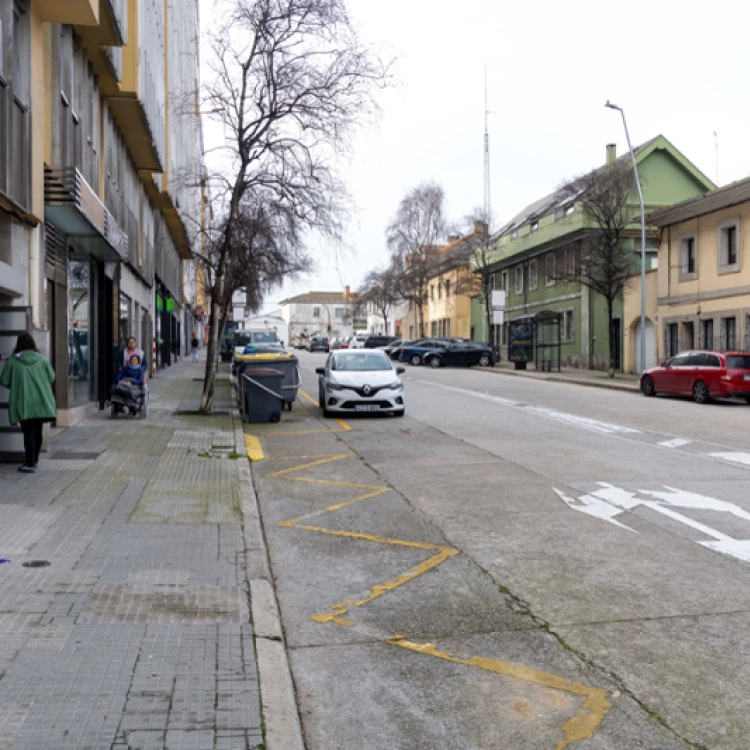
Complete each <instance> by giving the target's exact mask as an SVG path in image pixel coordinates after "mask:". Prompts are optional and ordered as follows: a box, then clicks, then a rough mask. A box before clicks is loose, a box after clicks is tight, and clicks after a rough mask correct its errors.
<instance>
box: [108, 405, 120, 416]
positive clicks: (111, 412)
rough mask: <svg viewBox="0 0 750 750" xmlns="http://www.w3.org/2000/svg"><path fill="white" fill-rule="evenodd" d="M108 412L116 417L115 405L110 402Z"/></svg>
mask: <svg viewBox="0 0 750 750" xmlns="http://www.w3.org/2000/svg"><path fill="white" fill-rule="evenodd" d="M109 413H110V414H111V415H112V418H113V419H117V415H118V413H119V412H118V411H117V405H116V404H112V406H110V407H109Z"/></svg>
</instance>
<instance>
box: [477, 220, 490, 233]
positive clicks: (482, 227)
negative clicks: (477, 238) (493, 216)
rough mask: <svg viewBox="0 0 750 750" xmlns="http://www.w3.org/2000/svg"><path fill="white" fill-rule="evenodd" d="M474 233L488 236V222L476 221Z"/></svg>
mask: <svg viewBox="0 0 750 750" xmlns="http://www.w3.org/2000/svg"><path fill="white" fill-rule="evenodd" d="M474 231H475V232H476V233H477V234H487V222H486V221H475V222H474Z"/></svg>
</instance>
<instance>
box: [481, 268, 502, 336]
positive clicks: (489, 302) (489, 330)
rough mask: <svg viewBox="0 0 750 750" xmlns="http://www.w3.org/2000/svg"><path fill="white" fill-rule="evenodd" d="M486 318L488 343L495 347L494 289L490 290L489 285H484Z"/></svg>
mask: <svg viewBox="0 0 750 750" xmlns="http://www.w3.org/2000/svg"><path fill="white" fill-rule="evenodd" d="M484 316H485V326H486V328H485V331H486V336H487V343H488V344H489V345H490V346H494V343H495V342H494V341H493V340H492V317H493V316H492V289H490V286H489V284H488V283H487V284H485V285H484ZM498 344H499V342H498Z"/></svg>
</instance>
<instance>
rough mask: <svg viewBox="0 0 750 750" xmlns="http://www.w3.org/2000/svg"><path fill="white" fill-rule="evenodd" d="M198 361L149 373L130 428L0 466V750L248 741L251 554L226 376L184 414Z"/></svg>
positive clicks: (253, 727) (253, 523)
mask: <svg viewBox="0 0 750 750" xmlns="http://www.w3.org/2000/svg"><path fill="white" fill-rule="evenodd" d="M203 367H204V366H203V365H202V364H201V365H195V364H192V363H190V362H189V361H188V362H183V363H180V364H178V365H175V366H173V367H172V368H169V369H168V370H166V371H164V372H160V373H159V375H158V376H157V377H156V378H155V379H153V380H152V381H151V383H150V388H151V390H150V393H151V413H150V415H149V417H148V419H147V420H145V421H143V420H140V419H136V418H133V417H129V416H121V417H119V418H118V419H112V418H110V416H109V413H108V412H98V413H97V414H96V415H94V416H93V417H91V418H89V419H87V420H85V421H84V422H82V423H80V424H79V425H77V426H75V427H72V428H70V429H66V430H64V431H62V432H60V433H59V434H57V435H55V436H54V437H53V439H52V441H51V446H50V450H49V452H48V453H46V454H43V455H42V460H41V463H40V469H39V471H38V472H37V473H36V474H33V475H25V474H20V473H18V472H17V471H16V468H17V467H16V466H15V465H13V466H11V465H0V518H2V523H0V558H2V560H3V561H2V563H0V750H21V748H23V749H24V750H50V749H51V748H55V750H68V749H70V750H72V749H73V748H76V749H79V748H80V749H82V748H88V749H96V750H99V749H100V748H111V749H112V750H115V749H117V750H136V749H137V750H148V749H151V748H161V749H163V748H169V750H177V749H178V748H185V749H187V748H195V749H196V750H205V749H207V748H217V749H218V748H225V749H227V750H230V749H231V750H235V749H236V748H243V749H245V750H249V749H250V748H256V747H260V746H262V745H263V743H264V740H265V738H264V736H263V721H262V718H261V708H260V706H261V703H260V692H259V679H258V667H257V663H256V645H255V635H256V634H255V633H254V630H253V625H252V623H251V616H250V608H251V602H250V586H249V584H248V578H247V571H246V560H247V559H248V558H247V555H248V553H249V552H252V553H254V554H255V557H254V558H252V559H253V560H254V563H253V564H254V565H255V566H256V567H258V566H259V565H261V566H262V561H263V559H264V556H265V548H264V542H263V536H262V531H261V530H260V527H259V526H257V517H254V516H255V514H254V513H253V508H254V507H255V505H254V503H255V501H254V495H253V494H252V486H251V484H250V483H249V481H248V477H249V467H248V462H247V458H246V456H245V449H244V443H243V438H242V430H241V426H240V424H239V422H238V421H237V419H236V418H235V417H234V416H233V415H232V412H231V409H232V408H233V406H234V404H233V398H232V391H231V385H230V383H229V381H228V380H227V379H226V376H225V375H224V376H222V379H221V381H220V382H219V383H218V388H217V404H216V408H217V410H218V411H220V412H222V411H223V413H219V414H216V415H214V416H211V417H199V416H196V415H192V414H189V413H188V412H190V411H191V410H193V409H194V408H195V405H196V399H197V397H198V396H199V394H200V388H201V383H200V382H199V378H200V377H201V376H202V374H203ZM243 509H244V510H245V515H246V516H250V518H249V520H248V519H247V518H246V519H245V520H246V522H247V523H245V524H244V525H243ZM248 524H249V526H248ZM248 539H250V540H251V541H250V542H248ZM274 604H275V602H271V604H269V605H268V606H269V607H271V608H273V605H274ZM274 638H275V641H277V642H279V645H280V646H281V648H282V649H283V641H281V639H280V638H279V637H278V636H275V637H274ZM282 666H283V664H282ZM281 677H282V678H283V677H284V675H283V670H282V674H281ZM276 678H277V675H271V676H270V677H269V689H270V688H272V687H273V682H274V680H275V679H276ZM277 681H278V680H277ZM282 682H283V679H282ZM264 687H265V686H264ZM265 704H266V701H265V696H264V705H265ZM266 718H267V717H266ZM294 718H295V719H296V715H295V717H294ZM271 744H273V743H271Z"/></svg>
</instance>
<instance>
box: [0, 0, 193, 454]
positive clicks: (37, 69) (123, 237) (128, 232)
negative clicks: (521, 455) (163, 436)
mask: <svg viewBox="0 0 750 750" xmlns="http://www.w3.org/2000/svg"><path fill="white" fill-rule="evenodd" d="M198 20H199V19H198V1H197V0H180V2H177V0H65V2H60V0H0V355H2V356H3V357H5V356H7V354H8V353H9V351H10V350H11V349H12V343H13V341H14V339H15V336H16V335H17V333H18V332H19V331H21V330H29V331H31V332H32V333H33V334H34V336H35V338H36V339H37V342H38V344H39V346H40V349H41V350H42V351H43V352H44V353H45V354H46V355H47V356H49V358H50V360H51V361H52V363H53V366H54V368H55V371H56V373H57V382H56V384H55V389H56V398H57V403H58V422H59V423H60V424H70V423H73V422H75V421H77V420H78V419H80V418H82V417H83V416H85V415H86V414H87V413H89V412H90V411H91V410H93V409H96V408H97V406H98V407H101V406H103V404H104V401H105V399H106V397H107V395H108V392H109V388H110V386H111V383H112V378H113V375H114V372H115V366H116V357H117V352H118V351H119V349H120V347H121V346H122V344H123V342H124V341H125V339H127V337H128V336H135V337H136V338H137V339H138V343H139V345H140V346H141V347H142V348H143V349H144V350H145V352H146V355H147V356H148V358H149V360H150V363H151V369H152V372H154V371H155V369H156V368H159V367H163V366H167V365H169V364H170V363H172V362H173V361H174V360H175V358H176V357H178V356H180V354H181V353H182V352H184V349H185V347H186V345H187V341H188V340H189V337H190V335H191V333H192V330H193V328H194V325H195V323H196V321H195V320H194V312H195V303H196V299H195V295H196V290H195V282H194V272H193V269H192V258H193V248H194V245H195V238H196V237H197V235H198V226H196V225H195V224H194V221H195V217H199V216H200V215H201V190H200V187H199V176H200V174H201V165H202V135H201V127H200V116H199V114H198V111H197V110H198V107H197V89H198V35H199V25H198ZM191 222H192V223H191ZM188 329H189V330H188ZM4 400H7V399H4V398H3V396H2V394H0V402H2V401H4ZM3 419H7V416H5V415H3V414H2V409H1V407H0V429H4V430H6V432H5V433H0V439H2V436H3V435H4V436H5V438H6V440H5V443H4V444H3V445H2V446H0V451H2V450H3V448H5V449H8V448H9V447H11V444H14V443H15V442H17V440H18V436H17V435H15V434H14V433H13V432H12V431H11V430H10V429H9V428H8V426H7V422H4V423H2V420H3Z"/></svg>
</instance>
